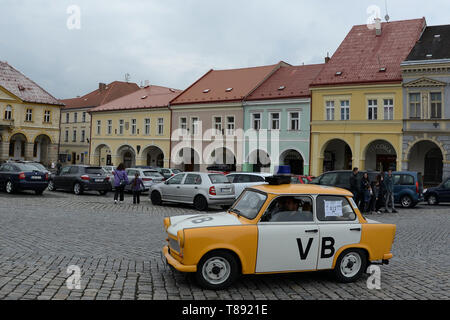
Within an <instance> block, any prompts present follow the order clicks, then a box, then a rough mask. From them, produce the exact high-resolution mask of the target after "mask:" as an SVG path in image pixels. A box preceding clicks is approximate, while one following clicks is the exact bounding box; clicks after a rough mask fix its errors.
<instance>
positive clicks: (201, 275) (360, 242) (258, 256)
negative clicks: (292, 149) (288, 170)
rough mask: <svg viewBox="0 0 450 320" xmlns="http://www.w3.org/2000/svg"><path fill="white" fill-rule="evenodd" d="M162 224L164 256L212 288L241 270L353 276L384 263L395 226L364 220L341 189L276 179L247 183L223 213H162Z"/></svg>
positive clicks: (224, 284) (351, 278)
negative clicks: (250, 184) (329, 272)
mask: <svg viewBox="0 0 450 320" xmlns="http://www.w3.org/2000/svg"><path fill="white" fill-rule="evenodd" d="M277 181H278V182H277ZM164 226H165V229H166V230H167V233H168V238H167V241H168V244H167V245H166V246H164V248H163V255H164V256H165V259H166V262H167V263H169V264H170V265H171V266H173V267H174V268H175V269H177V270H178V271H181V272H192V273H195V276H196V279H197V281H198V283H199V284H200V285H201V286H202V287H205V288H208V289H213V290H214V289H216V290H217V289H223V288H225V287H227V286H229V285H230V284H231V283H233V281H234V280H235V279H236V278H237V277H238V276H239V275H240V274H267V273H284V272H301V271H316V270H334V273H335V275H336V277H337V279H338V280H339V281H341V282H352V281H356V280H357V279H358V278H360V276H361V275H362V273H364V272H365V271H366V268H367V267H368V265H369V264H371V263H377V264H387V263H388V262H389V261H388V260H389V259H391V258H392V253H391V247H392V244H393V242H394V237H395V230H396V226H395V225H392V224H381V223H378V222H376V221H371V220H368V219H365V218H364V217H363V216H362V215H361V213H360V212H359V210H358V208H357V206H356V204H355V203H354V201H353V199H352V193H350V192H349V191H347V190H343V189H339V188H334V187H325V186H317V185H302V184H295V185H294V184H292V185H291V184H282V183H280V182H279V180H277V179H273V180H272V181H271V182H270V184H266V185H259V186H254V187H251V188H247V189H246V190H245V191H244V192H243V193H242V194H241V196H240V197H239V198H238V199H237V200H236V202H235V203H234V204H233V206H232V207H231V208H230V209H229V210H228V211H227V212H224V213H217V214H206V215H205V214H202V215H184V216H175V217H170V218H168V217H167V218H165V219H164Z"/></svg>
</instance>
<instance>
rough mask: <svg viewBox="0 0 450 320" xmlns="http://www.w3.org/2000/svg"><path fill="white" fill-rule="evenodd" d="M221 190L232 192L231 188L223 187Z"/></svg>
mask: <svg viewBox="0 0 450 320" xmlns="http://www.w3.org/2000/svg"><path fill="white" fill-rule="evenodd" d="M221 190H222V192H230V191H231V189H230V188H223V189H221Z"/></svg>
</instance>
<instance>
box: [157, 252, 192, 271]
mask: <svg viewBox="0 0 450 320" xmlns="http://www.w3.org/2000/svg"><path fill="white" fill-rule="evenodd" d="M163 254H164V257H166V260H167V263H168V264H170V265H171V266H172V267H174V268H175V269H177V270H178V271H180V272H197V266H185V265H184V264H181V263H180V262H179V261H178V260H176V259H175V258H174V257H172V256H171V255H170V249H169V246H164V248H163Z"/></svg>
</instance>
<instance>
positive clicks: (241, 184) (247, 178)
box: [226, 172, 272, 199]
mask: <svg viewBox="0 0 450 320" xmlns="http://www.w3.org/2000/svg"><path fill="white" fill-rule="evenodd" d="M271 175H272V174H270V173H253V172H233V173H230V174H227V175H226V177H227V178H228V180H230V182H231V183H232V184H233V185H234V195H235V198H236V199H237V198H239V196H240V195H241V193H242V191H244V190H245V188H247V187H253V186H257V185H259V184H265V183H266V180H265V178H266V177H270V176H271Z"/></svg>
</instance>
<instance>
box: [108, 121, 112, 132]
mask: <svg viewBox="0 0 450 320" xmlns="http://www.w3.org/2000/svg"><path fill="white" fill-rule="evenodd" d="M107 133H108V134H111V133H112V120H108V126H107Z"/></svg>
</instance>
